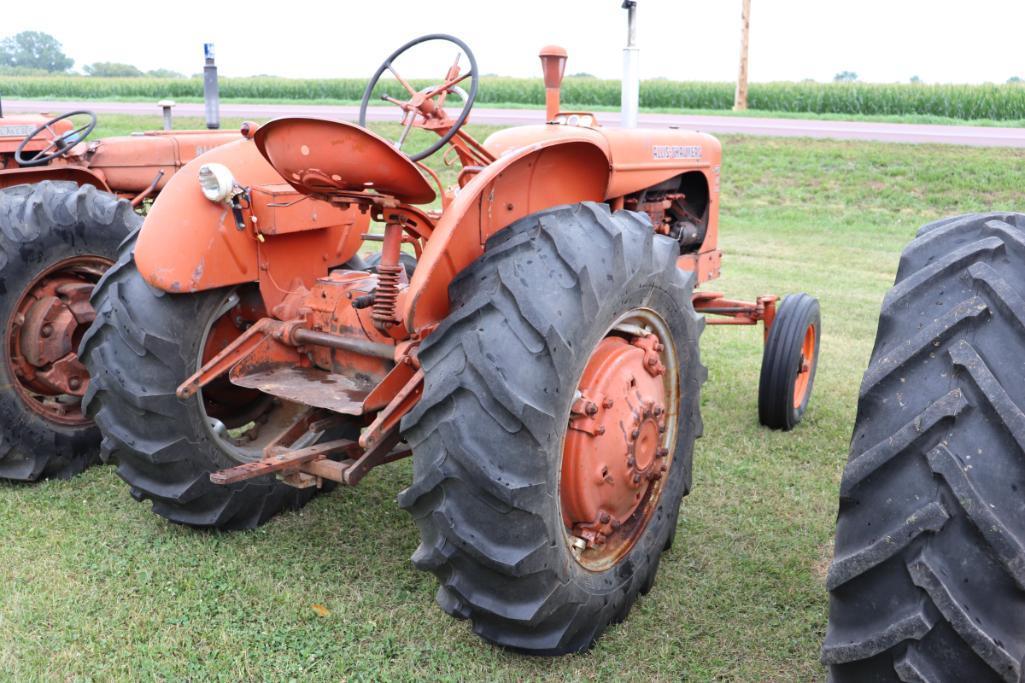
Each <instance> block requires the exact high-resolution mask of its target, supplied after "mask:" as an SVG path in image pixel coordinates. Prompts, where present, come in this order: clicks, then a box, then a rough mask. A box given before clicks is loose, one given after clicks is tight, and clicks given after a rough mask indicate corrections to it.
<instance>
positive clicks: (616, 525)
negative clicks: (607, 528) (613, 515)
mask: <svg viewBox="0 0 1025 683" xmlns="http://www.w3.org/2000/svg"><path fill="white" fill-rule="evenodd" d="M621 526H623V523H622V522H620V521H619V520H618V519H613V520H612V529H613V530H616V529H618V528H619V527H621Z"/></svg>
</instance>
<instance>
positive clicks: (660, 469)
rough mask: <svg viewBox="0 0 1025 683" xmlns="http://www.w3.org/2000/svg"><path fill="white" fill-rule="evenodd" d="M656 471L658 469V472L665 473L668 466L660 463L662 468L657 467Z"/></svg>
mask: <svg viewBox="0 0 1025 683" xmlns="http://www.w3.org/2000/svg"><path fill="white" fill-rule="evenodd" d="M658 469H659V471H660V472H665V471H666V470H667V469H669V466H668V465H666V464H665V463H662V466H661V467H659V468H658Z"/></svg>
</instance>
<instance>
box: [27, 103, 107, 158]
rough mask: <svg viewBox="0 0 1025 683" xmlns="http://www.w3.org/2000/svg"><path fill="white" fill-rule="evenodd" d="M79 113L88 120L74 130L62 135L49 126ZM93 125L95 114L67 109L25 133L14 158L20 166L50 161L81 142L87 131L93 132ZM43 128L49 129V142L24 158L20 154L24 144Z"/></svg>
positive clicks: (94, 123)
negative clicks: (66, 111) (28, 157)
mask: <svg viewBox="0 0 1025 683" xmlns="http://www.w3.org/2000/svg"><path fill="white" fill-rule="evenodd" d="M79 115H82V116H88V117H89V122H88V123H86V124H84V125H81V126H79V127H78V128H75V129H74V130H69V131H68V132H67V133H64V135H57V134H56V133H55V132H54V130H53V128H52V127H51V126H53V124H55V123H57V122H58V121H63V120H64V119H70V118H71V117H72V116H79ZM95 127H96V114H94V113H92V112H91V111H86V110H84V109H81V110H78V111H69V112H68V113H67V114H61V115H60V116H57V117H55V118H52V119H50V120H49V121H47V122H46V123H44V124H43V125H41V126H39V127H38V128H36V129H35V130H34V131H32V132H31V133H29V134H28V135H26V136H25V139H24V140H22V141H21V144H19V145H18V149H16V150H15V152H14V160H15V161H16V162H18V164H19V165H20V166H42V165H43V164H47V163H50V162H51V161H53V160H54V159H58V158H60V157H62V156H64V155H65V154H67V153H68V150H70V149H71V148H72V147H74V146H75V144H76V143H78V142H81V141H82V140H84V139H85V138H86V137H88V136H89V133H91V132H93V128H95ZM44 130H47V131H50V144H49V145H47V146H46V147H45V148H43V150H42V151H40V152H39V153H37V154H36V155H35V156H34V157H32V158H31V159H26V158H25V157H24V156H22V154H21V153H22V152H23V151H25V146H26V145H28V144H29V143H30V142H32V140H34V139H35V137H36V136H37V135H39V134H40V133H42V132H43V131H44Z"/></svg>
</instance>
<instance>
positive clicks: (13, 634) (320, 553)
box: [0, 117, 1025, 681]
mask: <svg viewBox="0 0 1025 683" xmlns="http://www.w3.org/2000/svg"><path fill="white" fill-rule="evenodd" d="M181 123H182V124H183V125H184V124H186V123H188V122H184V121H183V122H181ZM234 123H235V122H231V125H234ZM104 125H105V126H106V129H105V130H102V131H97V132H98V133H102V134H111V133H114V132H124V131H125V130H129V129H132V128H143V127H146V126H155V125H157V120H156V119H155V118H154V119H152V120H135V119H132V120H129V119H128V118H127V117H123V118H121V119H117V118H112V119H111V120H108V121H107V123H105V124H104ZM477 132H486V131H479V130H478V131H477ZM723 142H724V155H725V161H724V164H723V170H722V176H723V185H722V206H723V212H722V233H721V234H722V238H721V242H722V246H723V248H724V250H725V252H726V257H725V260H724V277H723V278H722V280H721V281H720V282H717V283H715V285H714V286H715V287H716V288H720V287H721V288H723V289H725V290H726V291H728V292H729V293H730V294H733V295H737V296H747V297H752V296H755V295H757V294H759V293H762V292H765V291H772V292H780V293H786V292H794V291H800V290H804V291H808V292H810V293H812V294H814V295H816V296H818V297H820V299H821V301H822V316H823V331H824V335H823V341H822V344H823V346H822V355H821V360H820V367H819V374H818V377H817V379H816V384H815V395H814V397H813V402H812V406H811V407H810V409H809V411H808V413H807V415H806V419H805V421H804V422H803V423H802V424H801V425H800V426H799V427H798V429H797V430H796V431H794V432H792V433H789V434H780V433H773V432H769V431H766V430H764V429H761V428H759V427H758V424H757V412H756V387H757V381H758V371H759V363H760V352H761V338H760V331H759V330H757V329H754V328H740V329H729V328H711V327H710V328H708V329H707V330H706V332H705V334H704V338H703V361H704V362H705V363H706V364H707V365H708V367H709V381H708V383H707V384H706V385H705V389H704V393H703V396H702V410H703V414H704V420H705V436H704V438H703V439H701V440H700V441H699V442H698V445H697V450H696V455H695V486H694V491H693V493H692V494H691V495H690V496H689V497H688V498H687V499H685V501H684V507H683V511H682V514H681V519H680V528H679V534H678V536H677V543H676V546H675V548H674V549H673V550H672V551H671V552H670V553H669V554H667V555H666V557H665V558H664V559H663V562H662V568H661V572H660V574H659V579H658V581H657V583H656V585H655V588H654V589H653V590H652V592H651V593H650V594H649V595H648V596H647V597H646V598H643V599H641V600H640V601H639V602H638V604H637V605H636V607H635V609H634V611H633V612H632V614H631V615H630V618H629V619H628V620H627V621H626V622H625V623H624V624H622V625H620V626H618V627H615V628H613V629H611V630H610V631H609V632H608V633H607V634H606V635H605V637H604V638H603V639H602V640H601V641H599V643H598V644H597V646H596V647H595V648H594V649H593V650H592V651H591V652H589V653H586V654H582V655H576V656H571V657H565V658H561V659H554V660H553V659H537V658H527V657H522V656H518V655H515V654H510V653H507V652H504V651H502V650H499V649H496V648H494V647H492V646H490V645H487V644H486V643H483V642H482V641H480V640H478V639H477V637H476V636H474V635H473V634H472V633H471V631H470V629H469V627H468V625H467V624H466V623H465V622H457V621H454V620H452V619H450V618H449V617H448V616H446V615H445V614H444V613H443V612H442V611H441V610H440V609H438V608H437V607H436V606H435V605H434V602H433V595H434V591H435V588H436V585H435V581H434V579H433V577H431V576H429V575H426V574H422V573H419V572H417V571H416V570H414V569H413V568H412V566H411V565H410V563H409V556H410V554H411V553H412V552H413V550H414V548H415V547H416V543H417V534H416V530H415V528H414V526H413V524H412V522H411V521H410V520H409V519H408V518H407V516H406V513H404V512H403V511H402V510H400V509H399V508H398V507H397V505H396V504H395V495H396V493H397V492H398V491H399V490H401V489H402V488H403V487H404V486H405V485H406V484H407V483H408V482H409V479H410V463H409V462H408V461H406V462H400V463H398V464H395V465H391V466H388V467H385V468H381V469H378V470H375V471H374V472H373V473H371V475H370V476H368V477H367V479H365V480H364V482H363V483H362V484H361V485H360V486H359V487H358V489H354V490H340V491H336V492H334V493H332V494H330V495H327V496H324V497H321V498H319V499H317V500H316V501H314V502H313V503H312V504H311V505H310V506H308V507H307V508H306V509H305V510H303V511H302V512H299V513H292V514H286V515H283V516H281V517H279V518H277V519H275V520H274V521H272V522H271V523H269V524H267V525H266V526H264V527H262V528H261V529H259V530H256V531H252V532H246V533H237V534H218V533H197V532H195V531H190V530H188V529H183V528H179V527H174V526H171V525H169V524H167V523H166V522H164V521H162V520H161V519H159V518H157V517H156V516H154V515H152V514H150V513H149V512H148V509H147V508H148V504H143V505H140V504H138V503H136V502H134V501H133V500H132V499H131V498H130V497H129V496H128V492H127V490H126V488H125V486H124V485H123V484H122V482H121V481H120V480H119V479H118V478H117V476H116V475H115V474H114V471H113V469H112V468H110V467H103V466H101V467H97V468H94V469H92V470H90V471H89V472H87V473H86V474H85V475H84V476H82V477H80V478H78V479H76V480H74V481H70V482H43V483H40V484H36V485H32V486H20V485H19V486H14V485H0V538H2V539H3V542H2V544H0V634H2V635H3V637H2V639H0V678H10V679H18V680H35V679H43V678H45V679H67V680H79V679H81V680H108V679H132V680H145V679H172V680H197V681H198V680H230V681H234V680H257V679H266V680H288V679H292V680H306V679H316V680H371V679H373V680H406V679H414V678H419V679H424V678H426V679H447V680H541V679H545V680H552V679H566V680H637V681H648V680H659V681H680V680H686V681H706V680H736V681H809V680H821V679H822V678H824V672H823V670H822V668H821V667H820V665H819V664H818V663H817V657H818V648H819V643H820V641H821V638H822V636H823V633H824V630H825V623H826V609H827V598H826V594H825V589H824V588H823V577H824V571H825V568H826V566H827V563H828V560H829V556H830V549H831V534H832V530H833V521H834V517H835V511H836V490H837V485H838V481H839V476H840V472H841V468H842V466H843V462H844V460H845V458H846V451H847V442H848V439H849V436H850V430H851V426H852V420H853V417H854V409H855V398H856V394H857V387H858V383H859V381H860V377H861V372H862V370H863V368H864V366H865V364H866V362H867V359H868V355H869V352H870V350H871V344H872V340H873V336H874V333H875V321H876V314H877V310H878V306H879V303H880V300H881V298H882V295H883V293H884V291H885V290H886V289H887V287H888V286H889V285H890V284H891V283H892V280H893V274H894V270H895V266H896V263H897V258H898V255H899V251H900V249H901V246H902V245H903V244H904V243H905V242H906V241H907V240H908V239H910V238H911V236H912V235H913V234H914V231H915V229H916V227H917V226H918V225H919V224H920V223H923V222H926V221H928V220H931V219H933V218H936V217H939V216H941V215H944V214H950V213H958V212H965V211H977V210H987V209H1012V208H1016V207H1021V204H1022V200H1021V194H1020V193H1021V188H1022V187H1023V186H1025V151H1017V150H991V149H978V148H956V147H946V146H944V147H931V146H924V145H922V146H918V145H915V146H912V145H907V146H902V145H886V144H877V143H849V142H830V141H808V140H776V139H766V138H741V137H726V138H724V139H723ZM314 605H317V606H323V607H324V608H326V611H319V612H318V611H317V610H315V609H314Z"/></svg>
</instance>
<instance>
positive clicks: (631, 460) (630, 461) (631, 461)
mask: <svg viewBox="0 0 1025 683" xmlns="http://www.w3.org/2000/svg"><path fill="white" fill-rule="evenodd" d="M626 464H627V465H628V466H630V467H633V466H634V465H636V464H637V460H636V459H634V457H633V456H632V455H631V456H630V457H629V458H627V459H626Z"/></svg>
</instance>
